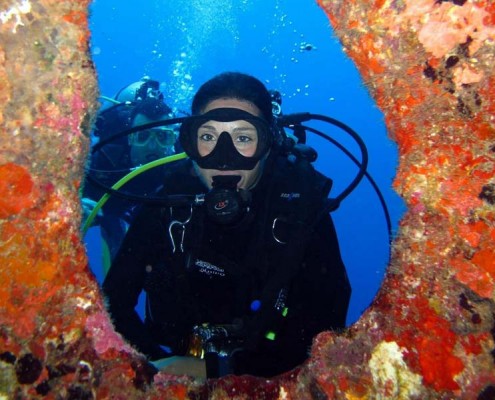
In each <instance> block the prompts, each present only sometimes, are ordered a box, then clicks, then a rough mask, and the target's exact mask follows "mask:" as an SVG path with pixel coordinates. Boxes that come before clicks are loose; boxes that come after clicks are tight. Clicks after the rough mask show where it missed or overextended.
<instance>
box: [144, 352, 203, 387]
mask: <svg viewBox="0 0 495 400" xmlns="http://www.w3.org/2000/svg"><path fill="white" fill-rule="evenodd" d="M151 364H153V365H154V366H155V368H156V369H158V370H160V371H163V372H165V373H167V374H172V375H189V376H192V377H194V378H197V379H200V380H203V381H204V380H206V363H205V360H201V359H199V358H196V357H179V356H173V357H169V358H161V359H159V360H156V361H152V362H151Z"/></svg>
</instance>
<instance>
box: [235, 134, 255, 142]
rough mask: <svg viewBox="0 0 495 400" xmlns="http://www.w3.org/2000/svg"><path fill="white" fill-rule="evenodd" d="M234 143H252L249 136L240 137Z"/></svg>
mask: <svg viewBox="0 0 495 400" xmlns="http://www.w3.org/2000/svg"><path fill="white" fill-rule="evenodd" d="M236 141H237V142H241V143H249V142H252V141H253V138H252V137H250V136H245V135H241V136H238V137H237V138H236Z"/></svg>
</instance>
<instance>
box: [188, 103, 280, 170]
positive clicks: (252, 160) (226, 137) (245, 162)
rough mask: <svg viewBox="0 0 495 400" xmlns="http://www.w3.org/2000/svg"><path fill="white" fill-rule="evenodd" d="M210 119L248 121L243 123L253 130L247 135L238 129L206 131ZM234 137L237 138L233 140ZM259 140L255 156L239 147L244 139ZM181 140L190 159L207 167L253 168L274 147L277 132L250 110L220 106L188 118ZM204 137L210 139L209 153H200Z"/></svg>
mask: <svg viewBox="0 0 495 400" xmlns="http://www.w3.org/2000/svg"><path fill="white" fill-rule="evenodd" d="M209 121H217V122H234V121H245V122H247V124H243V125H242V126H243V127H244V129H246V131H249V133H247V134H246V135H244V136H243V133H242V129H241V133H236V132H235V131H236V129H234V132H216V131H215V132H212V133H211V134H209V133H207V132H208V131H207V130H206V134H203V133H202V132H204V131H205V129H208V128H207V126H208V122H209ZM233 138H234V139H233ZM253 139H255V141H256V142H255V143H256V148H255V150H254V153H253V155H252V156H249V157H247V156H245V155H243V154H242V153H241V152H240V151H239V150H240V149H241V148H242V146H243V145H245V142H243V140H246V141H249V140H253ZM179 140H180V144H181V146H182V148H183V149H184V151H185V152H186V153H187V155H188V156H189V158H191V159H192V160H193V161H195V162H196V163H197V164H198V165H199V166H200V167H201V168H203V169H217V170H220V171H235V170H252V169H253V168H254V167H255V166H256V164H257V163H258V161H260V160H261V159H262V158H263V157H264V156H265V155H266V154H267V153H268V151H269V150H270V147H271V145H272V142H273V135H272V132H271V130H270V126H269V125H268V123H267V122H266V121H265V120H264V119H262V118H259V117H256V116H255V115H253V114H250V113H248V112H247V111H244V110H240V109H237V108H216V109H213V110H210V111H208V112H207V113H205V114H202V115H197V116H192V117H188V118H186V119H185V120H184V122H183V123H182V125H181V127H180V135H179ZM200 140H205V141H206V140H207V144H208V150H209V151H208V153H207V154H203V155H201V154H200V151H199V144H200Z"/></svg>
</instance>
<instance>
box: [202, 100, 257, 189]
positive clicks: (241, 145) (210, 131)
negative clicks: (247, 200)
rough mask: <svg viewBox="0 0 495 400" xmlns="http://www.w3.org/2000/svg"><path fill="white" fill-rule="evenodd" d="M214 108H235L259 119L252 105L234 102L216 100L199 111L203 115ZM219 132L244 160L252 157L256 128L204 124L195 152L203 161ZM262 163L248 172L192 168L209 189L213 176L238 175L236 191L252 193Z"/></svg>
mask: <svg viewBox="0 0 495 400" xmlns="http://www.w3.org/2000/svg"><path fill="white" fill-rule="evenodd" d="M216 108H238V109H240V110H243V111H246V112H248V113H250V114H252V115H255V116H257V117H261V112H260V110H259V109H258V107H256V106H255V105H254V104H252V103H250V102H248V101H242V100H238V99H230V98H227V99H217V100H213V101H211V102H209V103H208V104H207V105H206V107H205V108H204V109H203V110H201V113H202V114H204V113H206V112H208V111H211V110H214V109H216ZM222 132H228V133H229V135H230V136H231V138H232V142H233V143H234V146H235V148H236V150H237V151H238V152H239V153H240V154H241V155H243V156H245V157H252V156H253V154H254V153H255V151H256V147H257V145H258V135H257V131H256V128H255V127H254V126H253V125H252V124H250V123H249V122H247V121H244V120H239V121H228V122H220V121H208V122H206V123H204V124H203V125H201V127H200V128H199V129H198V151H199V154H200V155H201V156H202V157H203V156H206V155H208V154H209V153H210V152H211V151H212V150H213V148H214V147H215V144H216V141H217V140H218V138H219V136H220V134H221V133H222ZM263 161H264V160H263V159H262V160H260V161H259V162H258V163H257V164H256V166H255V167H254V168H253V169H252V170H234V171H230V170H229V171H220V170H217V169H205V168H201V167H199V166H198V165H197V164H196V165H195V168H196V171H197V172H198V174H199V175H200V177H201V179H202V180H203V182H204V183H205V184H206V185H207V186H208V188H211V187H212V182H213V177H214V176H216V175H238V176H240V177H241V180H240V181H239V183H238V184H237V187H238V188H240V189H252V188H253V187H254V186H255V185H256V183H257V182H258V180H259V178H260V177H261V173H262V171H263Z"/></svg>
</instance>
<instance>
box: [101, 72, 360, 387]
mask: <svg viewBox="0 0 495 400" xmlns="http://www.w3.org/2000/svg"><path fill="white" fill-rule="evenodd" d="M275 103H276V101H273V98H272V96H271V95H270V92H269V91H268V90H267V89H266V87H265V86H264V84H263V83H262V82H261V81H259V80H258V79H256V78H254V77H252V76H250V75H246V74H243V73H237V72H226V73H223V74H220V75H217V76H215V77H213V78H212V79H210V80H209V81H207V82H206V83H204V84H203V85H202V86H201V87H200V88H199V90H198V91H197V93H196V94H195V96H194V99H193V102H192V107H191V108H192V115H191V116H189V117H186V118H183V119H182V125H181V127H180V134H179V141H180V145H181V147H182V148H183V149H184V151H185V153H186V154H187V156H188V158H186V159H183V160H180V161H178V162H174V163H173V164H170V165H168V167H167V168H165V169H164V170H163V172H164V175H163V179H162V184H163V186H162V188H161V189H160V191H159V192H158V193H157V195H156V196H154V197H153V198H149V199H147V200H149V201H148V202H146V201H144V200H146V199H144V200H143V204H142V207H141V208H140V211H139V213H138V214H137V215H136V217H135V218H134V220H133V222H132V223H131V225H130V227H129V230H128V233H127V235H126V237H125V239H124V241H123V243H122V246H121V247H120V250H119V252H118V253H117V255H116V257H115V259H114V261H113V263H112V266H111V268H110V270H109V272H108V274H107V276H106V279H105V281H104V284H103V291H104V293H105V296H106V300H107V306H108V310H109V312H110V314H111V317H112V320H113V322H114V326H115V329H116V330H117V331H118V332H119V333H121V334H122V335H123V336H124V338H126V339H127V340H128V341H129V342H130V343H131V344H132V345H133V346H134V347H135V348H137V349H138V350H140V351H141V352H142V353H144V354H145V355H146V356H147V357H148V358H149V359H150V360H152V363H153V365H154V366H155V367H156V368H157V369H160V370H163V371H165V372H167V373H172V374H186V375H191V376H196V377H199V378H205V377H208V378H214V377H218V376H223V375H226V374H236V375H241V374H250V375H255V376H263V377H272V376H275V375H278V374H280V373H283V372H285V371H289V370H290V369H293V368H295V367H297V366H298V365H300V364H301V363H302V362H304V360H306V359H307V357H308V351H309V348H310V346H311V344H312V340H313V338H314V336H315V335H316V334H318V333H319V332H322V331H325V330H338V329H342V328H344V327H345V320H346V314H347V309H348V305H349V299H350V295H351V287H350V284H349V280H348V277H347V273H346V268H345V266H344V263H343V261H342V258H341V255H340V250H339V244H338V240H337V235H336V232H335V228H334V225H333V222H332V219H331V217H330V215H329V211H331V210H332V209H334V208H336V207H338V201H340V200H341V199H342V198H343V196H338V197H339V199H338V201H330V200H329V199H328V194H329V192H330V188H331V186H332V181H331V180H330V179H329V178H327V177H325V176H323V175H322V174H320V173H319V172H317V171H316V170H315V169H314V168H313V166H312V164H311V161H313V160H312V159H311V158H312V157H311V155H309V156H307V154H308V152H307V151H305V149H304V146H299V147H298V146H297V145H294V141H293V140H292V139H289V138H287V136H286V135H285V134H284V132H283V130H281V129H280V128H279V126H278V124H277V119H278V118H282V116H280V115H275V116H274V109H273V107H274V106H276V104H275ZM286 118H289V116H287V117H286ZM305 118H306V115H296V117H294V121H292V122H291V121H290V120H288V121H289V123H292V124H298V123H299V120H301V121H302V120H304V119H305ZM364 170H365V168H364ZM364 173H365V172H362V173H361V176H360V178H362V175H363V174H364ZM360 178H359V179H360ZM359 179H358V180H359ZM356 184H357V183H356ZM351 186H352V185H351ZM349 190H351V188H350V187H349ZM111 192H112V193H114V194H118V193H117V191H115V190H113V191H112V190H111ZM181 198H187V199H195V200H194V201H188V202H186V201H182V202H181V201H180V199H181ZM160 199H163V202H162V203H161V202H160ZM142 291H145V293H146V316H145V319H144V321H142V320H141V318H140V317H139V315H138V314H137V312H136V311H135V307H136V304H137V301H138V297H139V295H140V294H141V292H142Z"/></svg>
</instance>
